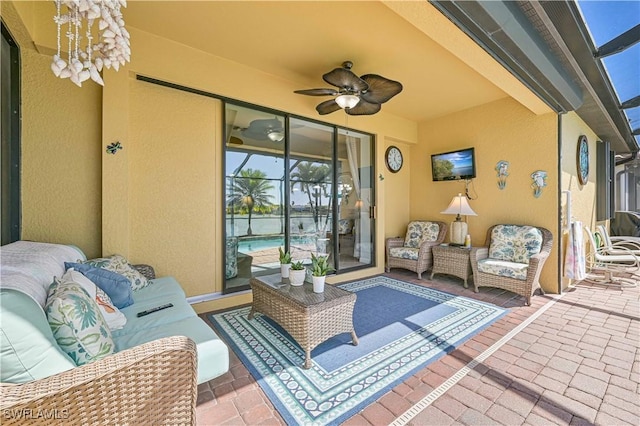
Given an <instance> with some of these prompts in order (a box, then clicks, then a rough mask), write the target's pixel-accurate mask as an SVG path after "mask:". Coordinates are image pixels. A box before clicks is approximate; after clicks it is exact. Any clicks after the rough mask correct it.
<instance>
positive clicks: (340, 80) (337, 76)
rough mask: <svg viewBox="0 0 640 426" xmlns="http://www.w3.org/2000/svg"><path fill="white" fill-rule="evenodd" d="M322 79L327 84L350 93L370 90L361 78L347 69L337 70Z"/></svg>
mask: <svg viewBox="0 0 640 426" xmlns="http://www.w3.org/2000/svg"><path fill="white" fill-rule="evenodd" d="M322 79H323V80H324V81H326V82H327V83H329V84H331V85H333V86H336V87H340V88H342V89H347V90H349V91H350V92H362V91H365V90H367V89H368V88H369V85H368V84H367V83H366V82H365V81H364V80H362V79H361V78H360V77H358V76H357V75H355V74H354V73H353V72H351V71H350V70H348V69H346V68H336V69H334V70H333V71H329V72H328V73H326V74H324V75H323V76H322Z"/></svg>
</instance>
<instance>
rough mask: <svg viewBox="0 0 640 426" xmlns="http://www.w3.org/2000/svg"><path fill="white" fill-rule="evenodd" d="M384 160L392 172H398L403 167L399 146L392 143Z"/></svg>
mask: <svg viewBox="0 0 640 426" xmlns="http://www.w3.org/2000/svg"><path fill="white" fill-rule="evenodd" d="M384 161H385V162H386V163H387V168H388V169H389V171H390V172H391V173H398V172H399V171H400V169H401V168H402V161H403V160H402V152H401V151H400V148H398V147H397V146H393V145H391V146H390V147H389V148H387V152H385V154H384Z"/></svg>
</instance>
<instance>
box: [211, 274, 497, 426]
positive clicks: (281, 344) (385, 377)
mask: <svg viewBox="0 0 640 426" xmlns="http://www.w3.org/2000/svg"><path fill="white" fill-rule="evenodd" d="M338 286H339V287H341V288H344V289H346V290H350V291H355V292H358V291H361V290H365V289H367V288H371V287H375V286H386V287H389V288H392V289H394V290H396V291H402V292H405V293H407V294H410V295H412V296H416V297H421V298H424V299H427V300H431V301H434V302H437V303H442V304H445V305H449V306H453V307H455V308H456V309H455V311H454V312H452V313H450V314H448V315H445V316H443V317H441V318H438V319H435V320H434V321H433V322H431V323H429V324H427V325H425V326H423V327H422V328H421V329H420V330H417V331H414V332H412V333H408V334H407V335H405V336H403V337H401V338H400V339H397V340H395V341H394V342H392V343H389V344H386V345H384V346H382V347H380V348H378V349H376V350H375V351H373V352H370V353H368V354H367V355H366V356H364V357H361V358H359V359H357V360H354V361H353V362H351V363H350V364H347V365H345V366H343V367H341V368H339V369H337V370H336V371H325V370H324V369H323V368H322V367H321V366H319V365H318V364H317V363H314V366H313V368H312V369H309V370H303V369H301V368H300V367H298V366H300V365H301V364H302V363H303V361H304V353H303V352H302V351H301V349H300V348H299V346H298V345H297V344H296V343H295V342H291V341H290V340H289V339H288V338H287V337H286V336H283V335H281V334H280V333H279V332H278V331H277V330H276V329H274V328H273V326H272V325H271V324H270V323H269V322H268V321H265V320H264V318H263V316H262V315H257V316H256V317H255V318H254V320H252V321H251V322H249V320H247V315H248V313H249V310H250V307H247V306H244V307H240V308H235V309H230V310H226V311H223V312H219V313H213V314H207V316H208V317H209V320H210V321H211V323H212V324H213V325H214V327H215V329H216V331H218V332H220V333H221V334H222V335H223V336H224V338H225V340H226V342H227V343H228V344H229V345H230V346H231V347H232V349H233V351H234V352H235V353H236V355H237V356H238V358H240V360H241V361H242V363H243V364H244V365H245V367H246V368H247V369H248V370H249V372H250V373H251V374H252V375H253V377H254V378H255V379H256V381H257V382H258V384H259V385H260V387H261V388H262V389H263V391H264V392H265V393H266V394H267V396H268V397H269V399H270V400H271V402H272V404H273V405H274V406H275V407H276V409H277V410H278V412H279V413H280V414H281V416H282V417H283V419H284V420H285V422H287V424H339V423H341V422H343V421H345V420H347V419H348V418H350V417H352V416H353V415H355V414H357V413H358V412H359V411H361V410H362V409H364V408H365V407H366V406H367V405H369V404H370V403H372V402H373V401H375V400H376V399H377V398H379V397H381V396H382V395H383V394H384V393H386V392H388V391H389V390H390V389H392V388H393V387H395V386H396V385H397V384H399V383H401V382H402V381H404V380H405V379H406V378H408V377H410V376H411V375H413V374H415V373H416V372H417V371H419V370H421V369H422V368H424V367H425V366H427V365H428V364H430V363H432V362H434V361H436V360H437V359H439V358H441V357H443V356H445V355H446V354H447V353H449V352H451V351H453V350H454V349H455V348H456V347H458V346H459V345H460V344H461V343H462V342H464V341H466V340H468V339H469V338H471V337H473V336H474V335H476V334H478V333H479V332H481V331H482V330H484V329H485V328H487V327H489V326H490V325H491V324H493V323H494V322H495V321H497V320H498V319H499V318H501V317H502V316H504V315H505V314H506V313H507V312H508V310H507V309H505V308H501V307H498V306H495V305H492V304H490V303H486V302H482V301H478V300H474V299H470V298H467V297H464V296H459V295H455V294H451V293H447V292H445V291H441V290H435V289H432V288H429V287H425V286H421V285H419V284H413V283H410V282H406V281H402V280H399V279H396V278H390V277H387V276H384V275H376V276H373V277H369V278H365V279H361V280H355V281H350V282H347V283H342V284H339V285H338ZM471 314H473V315H471ZM477 317H479V318H477ZM470 322H471V326H470V325H469V323H470ZM434 333H437V335H435V334H434ZM269 335H274V336H276V341H275V342H274V341H272V340H271V339H268V338H267V337H266V336H269ZM427 336H429V337H428V338H426V337H427ZM449 338H453V340H449ZM443 346H444V347H443Z"/></svg>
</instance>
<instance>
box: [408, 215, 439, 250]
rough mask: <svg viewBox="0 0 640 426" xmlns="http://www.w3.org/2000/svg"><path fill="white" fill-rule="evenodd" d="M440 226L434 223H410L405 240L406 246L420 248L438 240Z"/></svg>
mask: <svg viewBox="0 0 640 426" xmlns="http://www.w3.org/2000/svg"><path fill="white" fill-rule="evenodd" d="M439 232H440V226H439V225H438V224H437V223H433V222H423V221H413V222H409V226H408V227H407V235H406V236H405V238H404V246H405V247H411V248H419V247H420V246H421V245H422V243H425V242H429V241H435V240H437V239H438V233H439Z"/></svg>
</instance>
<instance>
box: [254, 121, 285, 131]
mask: <svg viewBox="0 0 640 426" xmlns="http://www.w3.org/2000/svg"><path fill="white" fill-rule="evenodd" d="M282 128H283V125H282V122H280V120H278V119H277V118H260V119H256V120H253V121H252V122H251V123H249V127H247V130H249V131H251V132H263V133H266V132H267V130H272V129H273V130H282Z"/></svg>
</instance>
